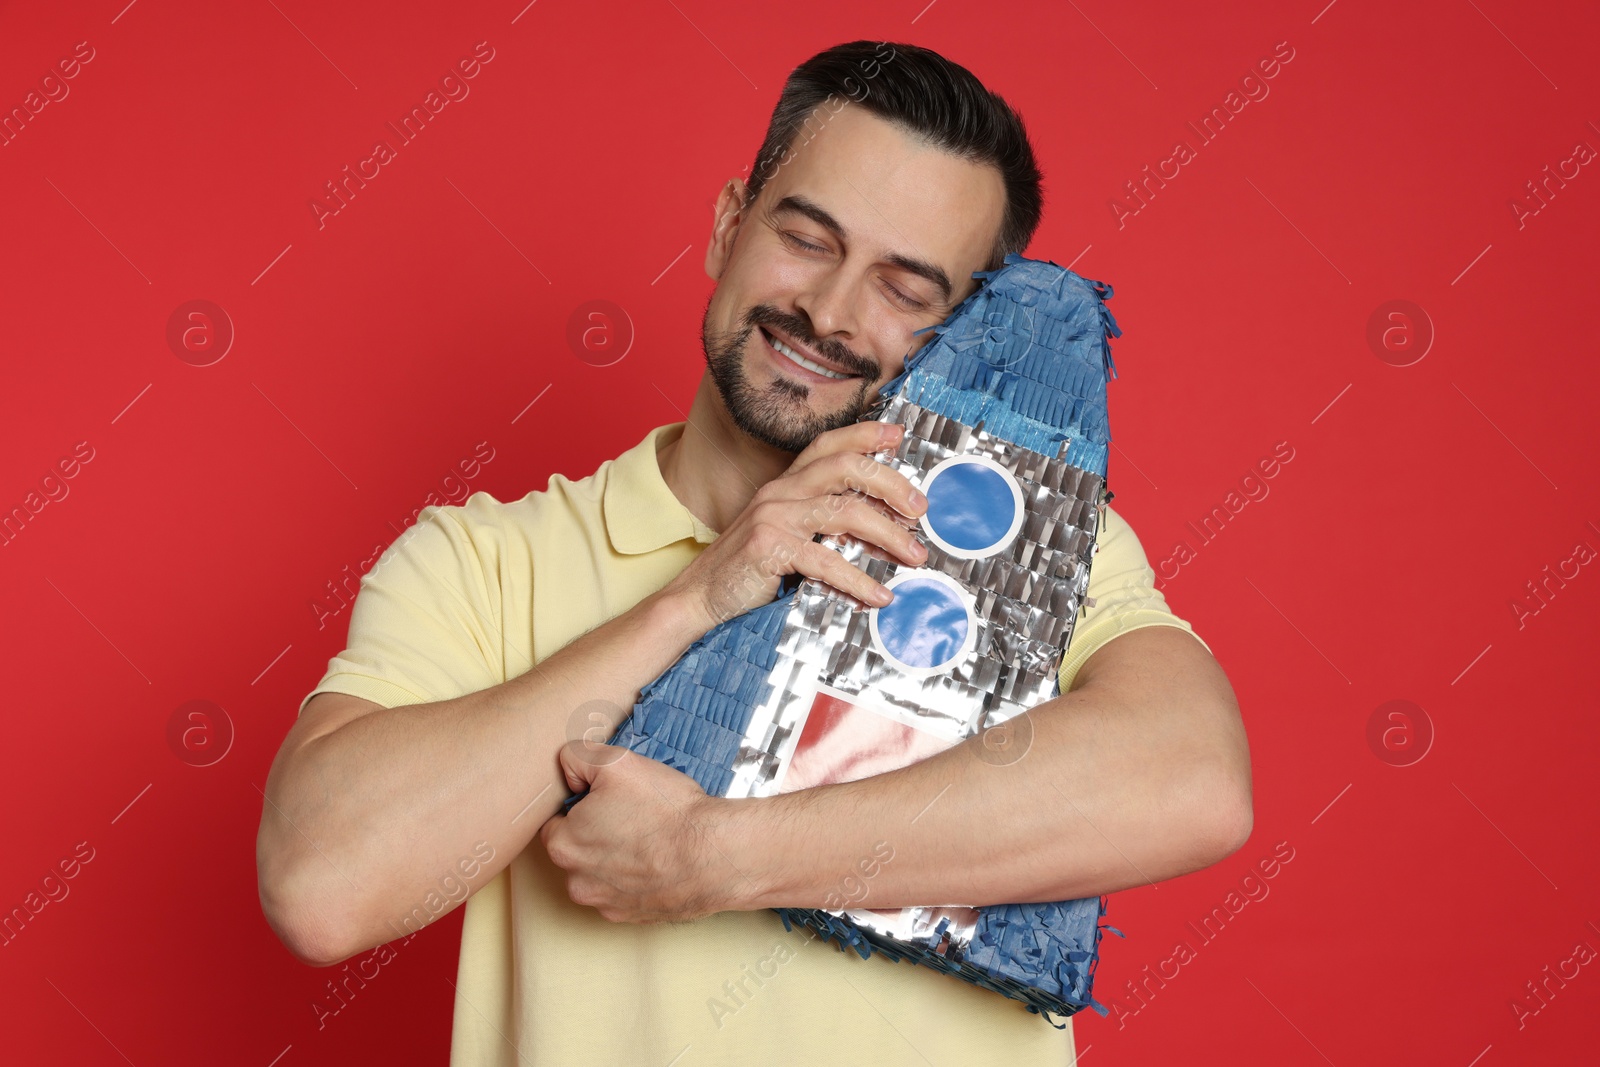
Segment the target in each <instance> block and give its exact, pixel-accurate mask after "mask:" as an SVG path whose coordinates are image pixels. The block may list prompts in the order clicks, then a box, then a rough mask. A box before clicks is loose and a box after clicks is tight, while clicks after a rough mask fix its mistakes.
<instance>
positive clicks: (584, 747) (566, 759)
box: [556, 741, 604, 793]
mask: <svg viewBox="0 0 1600 1067" xmlns="http://www.w3.org/2000/svg"><path fill="white" fill-rule="evenodd" d="M556 759H557V762H558V763H560V765H561V774H562V777H564V778H565V779H566V780H567V788H568V789H569V790H571V791H572V792H574V793H581V792H583V791H584V790H585V789H587V788H589V786H590V784H591V783H593V782H594V780H595V779H596V778H598V777H599V776H600V768H601V767H602V766H604V764H603V763H601V762H600V761H598V760H593V759H591V758H590V752H589V742H587V741H568V742H567V743H566V744H564V745H562V746H561V748H560V749H559V750H558V751H557V754H556Z"/></svg>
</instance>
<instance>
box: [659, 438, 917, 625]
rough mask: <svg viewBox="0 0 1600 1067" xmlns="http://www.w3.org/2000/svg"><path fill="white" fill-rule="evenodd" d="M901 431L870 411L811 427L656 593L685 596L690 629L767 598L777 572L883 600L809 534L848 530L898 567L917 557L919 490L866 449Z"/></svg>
mask: <svg viewBox="0 0 1600 1067" xmlns="http://www.w3.org/2000/svg"><path fill="white" fill-rule="evenodd" d="M903 435H904V428H903V427H901V426H899V425H897V424H894V423H885V422H877V421H875V420H868V421H865V422H857V423H852V424H851V425H849V426H841V427H838V428H836V429H832V430H829V431H827V432H826V433H822V434H818V435H817V437H816V439H815V440H813V441H812V442H811V444H810V446H809V447H807V448H806V450H805V451H804V452H801V453H800V454H799V455H798V456H796V457H795V460H794V463H792V464H791V465H790V466H789V469H788V470H787V471H785V472H784V473H783V474H781V475H779V476H778V477H776V478H774V479H772V481H770V482H768V483H767V484H766V485H763V486H762V487H761V488H760V489H758V490H756V494H755V496H754V498H752V499H751V501H750V503H749V505H748V506H747V507H746V508H745V509H744V511H742V512H741V513H740V514H739V516H738V518H736V519H734V520H733V522H732V523H731V524H730V525H729V526H728V528H727V529H726V530H724V531H723V532H722V533H720V534H719V535H718V536H717V539H716V540H715V541H712V542H711V544H709V545H708V546H706V548H704V549H703V550H701V552H700V554H699V555H698V556H696V557H695V560H694V562H693V563H691V564H689V566H687V567H685V568H684V569H683V571H681V572H680V573H679V574H678V576H677V577H676V578H674V579H673V580H672V581H671V582H670V583H668V585H667V587H666V588H665V589H664V590H663V593H665V594H667V595H671V596H678V597H682V598H683V599H684V600H686V601H687V602H688V603H689V604H690V606H691V607H692V608H693V609H694V610H693V614H694V616H695V617H696V618H697V619H700V620H701V621H702V622H703V623H704V625H703V626H702V627H701V628H700V630H699V632H700V633H705V632H706V631H707V630H710V629H711V628H712V627H713V626H715V625H716V624H717V623H719V622H722V621H723V620H725V619H730V618H732V617H733V616H735V615H738V614H740V613H741V612H745V611H749V610H750V609H751V608H756V607H760V606H761V605H763V604H766V603H770V602H771V601H772V599H773V597H774V596H776V595H777V591H778V586H779V584H780V582H781V581H782V578H783V576H784V575H786V574H803V575H805V576H807V577H810V578H815V579H817V580H819V581H822V582H826V583H827V584H828V585H831V586H833V587H834V588H835V589H838V590H839V591H841V592H843V593H847V594H849V595H851V596H854V597H855V598H856V599H858V600H860V601H861V602H862V603H864V604H871V605H877V606H882V605H884V604H887V603H889V601H890V600H891V599H893V597H892V594H891V593H890V592H889V590H888V589H886V588H884V587H883V585H882V584H881V583H879V582H876V581H874V580H873V579H871V578H869V577H867V575H866V574H865V572H863V571H862V570H861V569H860V568H858V567H855V566H853V565H852V564H851V563H850V562H849V561H848V560H846V559H845V558H844V557H843V556H841V555H840V554H839V553H838V552H836V551H833V550H832V549H829V548H826V547H824V546H822V545H820V544H818V543H816V542H815V541H814V540H812V538H813V536H814V535H815V534H818V533H822V534H851V535H854V536H855V537H857V538H859V539H860V540H862V541H864V542H867V543H868V544H871V545H876V546H879V547H881V548H883V549H884V550H886V551H888V552H889V553H890V554H892V555H894V556H897V557H899V558H900V559H901V560H903V561H904V562H905V563H906V565H907V566H912V567H918V566H921V565H922V564H923V563H924V562H926V560H927V558H928V550H927V549H926V548H925V547H924V546H923V544H922V542H921V541H919V540H918V539H917V537H916V535H915V534H913V533H912V532H911V530H910V529H909V527H910V526H911V525H912V524H913V522H914V520H915V519H916V518H917V517H918V516H920V515H921V514H922V513H923V512H924V511H926V510H927V507H928V501H927V498H926V497H924V496H923V495H922V494H921V493H920V492H918V491H917V488H916V486H914V485H912V484H911V480H910V479H908V478H907V477H906V476H905V475H903V474H901V473H900V472H899V471H897V470H895V469H894V468H893V467H891V466H889V465H887V464H884V463H880V462H878V461H877V460H875V459H872V458H871V456H870V453H873V452H877V451H881V450H883V449H886V448H893V447H895V446H896V445H898V444H899V443H900V439H901V437H902V436H903ZM879 501H881V502H882V503H881V504H880V503H879ZM884 505H887V506H884Z"/></svg>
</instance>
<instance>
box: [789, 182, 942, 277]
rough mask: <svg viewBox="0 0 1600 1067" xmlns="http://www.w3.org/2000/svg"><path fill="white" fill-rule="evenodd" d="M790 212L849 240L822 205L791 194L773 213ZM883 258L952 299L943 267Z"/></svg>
mask: <svg viewBox="0 0 1600 1067" xmlns="http://www.w3.org/2000/svg"><path fill="white" fill-rule="evenodd" d="M788 212H794V213H796V214H800V215H804V216H805V217H806V218H808V219H810V220H811V221H812V222H814V223H816V224H817V225H818V226H821V227H823V228H824V229H827V230H828V231H829V232H831V233H832V234H833V235H834V236H835V237H837V238H838V239H839V240H841V241H844V240H847V239H848V238H847V236H846V234H845V231H844V227H843V226H841V225H839V220H838V219H836V218H834V217H833V216H832V215H830V214H828V212H827V211H825V210H824V209H823V208H822V207H821V205H819V204H816V203H814V202H812V201H811V200H808V199H807V198H806V197H804V196H801V195H799V194H791V195H789V196H786V197H784V198H783V199H782V200H779V201H778V202H777V204H775V205H774V206H773V208H772V213H773V214H774V215H781V214H785V213H788ZM883 258H884V260H885V261H886V262H888V263H891V264H893V265H894V266H896V267H899V268H900V269H902V270H907V271H910V272H911V273H912V274H915V275H918V276H920V277H923V278H926V279H927V280H928V281H930V282H932V283H933V284H934V285H937V286H938V287H939V292H940V299H941V300H945V301H947V300H949V299H950V292H951V289H950V276H949V275H948V274H946V273H945V272H944V268H943V267H941V266H939V265H938V264H936V263H929V262H928V261H927V260H925V259H917V258H915V257H913V256H907V255H902V254H901V253H899V252H890V253H888V254H887V255H885V256H884V257H883Z"/></svg>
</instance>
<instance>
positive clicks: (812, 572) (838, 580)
mask: <svg viewBox="0 0 1600 1067" xmlns="http://www.w3.org/2000/svg"><path fill="white" fill-rule="evenodd" d="M794 562H795V571H796V572H797V573H800V574H803V575H805V576H806V577H808V578H815V579H816V580H817V581H819V582H823V583H826V584H827V585H831V586H833V588H835V589H837V590H839V591H840V592H841V593H847V594H849V595H850V596H853V597H855V598H856V599H857V600H859V601H861V602H862V603H863V604H871V605H874V606H876V607H882V606H883V605H885V604H887V603H889V601H891V600H893V599H894V595H893V594H892V593H891V592H890V591H889V590H888V589H887V588H886V587H885V586H884V585H883V584H882V583H881V582H878V581H876V580H875V579H873V578H870V577H868V576H867V573H866V572H865V571H863V570H862V569H861V568H859V567H857V566H856V565H855V564H853V563H851V562H850V561H849V560H847V559H845V558H844V557H843V556H841V555H839V553H837V552H835V551H834V550H833V549H831V548H825V547H823V546H822V545H819V544H817V543H816V542H815V541H806V542H804V543H803V544H802V545H801V546H800V548H799V549H798V550H797V551H796V552H795V557H794Z"/></svg>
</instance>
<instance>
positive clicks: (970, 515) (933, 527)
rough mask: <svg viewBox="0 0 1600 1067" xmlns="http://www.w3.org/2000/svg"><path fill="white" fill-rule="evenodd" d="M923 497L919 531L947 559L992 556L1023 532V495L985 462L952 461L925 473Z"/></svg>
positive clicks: (999, 468) (982, 458) (1005, 473)
mask: <svg viewBox="0 0 1600 1067" xmlns="http://www.w3.org/2000/svg"><path fill="white" fill-rule="evenodd" d="M922 491H923V492H924V493H925V494H927V497H928V510H927V511H926V512H924V513H923V516H922V519H921V523H922V529H923V531H924V532H925V533H926V534H927V535H928V537H929V538H930V539H931V540H932V541H933V542H934V543H935V544H937V545H938V546H939V547H940V548H942V549H944V550H945V551H946V552H948V553H949V554H950V555H952V556H956V557H958V558H960V559H978V558H980V557H983V556H992V555H994V554H995V553H996V552H999V551H1000V550H1001V549H1002V548H1005V547H1006V546H1007V545H1009V544H1010V543H1011V540H1012V538H1014V537H1016V535H1017V531H1018V530H1020V529H1022V519H1023V515H1024V509H1023V505H1022V490H1021V488H1020V487H1019V486H1018V485H1017V480H1016V479H1015V478H1013V477H1012V476H1011V472H1010V471H1008V470H1006V469H1005V468H1004V467H1002V466H1000V464H998V463H996V462H995V461H994V460H992V459H989V458H988V457H986V456H951V457H950V458H949V459H946V460H944V461H943V462H941V463H939V464H938V465H937V466H935V467H934V468H933V469H932V470H930V471H929V472H928V475H927V478H926V479H925V483H924V486H923V490H922Z"/></svg>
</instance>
